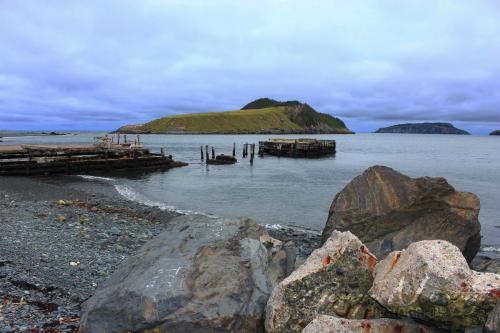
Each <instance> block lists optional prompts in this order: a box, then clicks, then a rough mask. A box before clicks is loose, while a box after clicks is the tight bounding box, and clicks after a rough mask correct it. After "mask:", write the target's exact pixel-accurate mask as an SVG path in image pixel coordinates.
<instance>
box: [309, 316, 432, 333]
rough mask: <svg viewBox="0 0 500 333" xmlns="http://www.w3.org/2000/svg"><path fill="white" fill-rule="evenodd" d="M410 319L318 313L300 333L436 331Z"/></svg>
mask: <svg viewBox="0 0 500 333" xmlns="http://www.w3.org/2000/svg"><path fill="white" fill-rule="evenodd" d="M437 332H440V330H438V329H435V328H431V327H426V326H424V325H422V324H418V323H415V322H413V321H412V320H409V319H406V320H400V319H388V318H380V319H344V318H338V317H333V316H325V315H320V316H317V317H316V318H314V320H313V321H312V322H311V323H310V324H309V325H307V326H306V328H305V329H304V330H303V331H302V333H437Z"/></svg>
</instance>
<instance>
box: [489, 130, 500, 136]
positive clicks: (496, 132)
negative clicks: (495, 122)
mask: <svg viewBox="0 0 500 333" xmlns="http://www.w3.org/2000/svg"><path fill="white" fill-rule="evenodd" d="M490 135H500V130H496V131H493V132H491V133H490Z"/></svg>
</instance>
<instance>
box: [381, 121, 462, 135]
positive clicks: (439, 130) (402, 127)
mask: <svg viewBox="0 0 500 333" xmlns="http://www.w3.org/2000/svg"><path fill="white" fill-rule="evenodd" d="M375 133H405V134H463V135H469V134H470V133H469V132H467V131H464V130H462V129H459V128H456V127H455V126H453V125H452V124H450V123H415V124H399V125H393V126H389V127H383V128H379V129H378V130H377V131H376V132H375Z"/></svg>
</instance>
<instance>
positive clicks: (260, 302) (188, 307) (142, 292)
mask: <svg viewBox="0 0 500 333" xmlns="http://www.w3.org/2000/svg"><path fill="white" fill-rule="evenodd" d="M170 223H171V224H170V226H169V227H168V229H167V230H166V231H165V232H163V233H162V234H160V235H159V236H157V237H156V238H154V239H153V240H151V241H149V242H148V243H146V244H145V245H144V246H143V247H142V248H141V249H140V250H139V251H138V253H137V254H136V255H134V256H133V257H131V258H129V259H128V260H126V261H125V262H124V263H123V264H122V265H120V266H119V267H118V268H117V269H116V271H115V272H114V273H113V274H112V276H111V277H110V278H109V279H108V280H107V281H106V282H105V283H103V284H102V285H100V286H99V287H98V289H97V290H96V292H95V294H94V295H93V296H92V297H91V298H90V299H89V300H88V301H87V302H85V303H84V305H83V310H82V317H81V326H80V330H81V332H88V333H90V332H92V333H114V332H117V333H118V332H128V331H133V332H135V331H146V330H149V331H151V332H158V333H159V332H263V327H264V309H265V305H266V302H267V299H268V297H269V294H270V293H271V291H272V289H273V287H274V286H275V285H276V284H277V283H278V282H279V281H280V280H282V279H283V278H284V277H285V276H286V275H287V273H289V271H291V270H292V267H293V264H294V255H295V252H294V248H293V247H291V246H289V245H284V244H282V243H281V242H280V241H278V240H276V239H273V238H271V237H269V236H268V235H267V233H266V231H265V230H264V229H263V227H261V226H259V225H258V224H256V223H255V222H254V221H252V220H250V219H246V218H232V219H226V218H218V219H213V218H208V217H205V216H193V215H192V216H183V217H179V218H176V219H174V220H173V221H171V222H170Z"/></svg>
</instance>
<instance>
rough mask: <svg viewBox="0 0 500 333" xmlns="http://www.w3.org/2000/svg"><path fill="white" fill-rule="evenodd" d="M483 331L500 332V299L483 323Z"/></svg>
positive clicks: (489, 332)
mask: <svg viewBox="0 0 500 333" xmlns="http://www.w3.org/2000/svg"><path fill="white" fill-rule="evenodd" d="M484 332H485V333H500V301H499V302H497V305H495V308H494V309H493V311H491V312H490V314H489V316H488V320H487V321H486V324H485V325H484Z"/></svg>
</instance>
